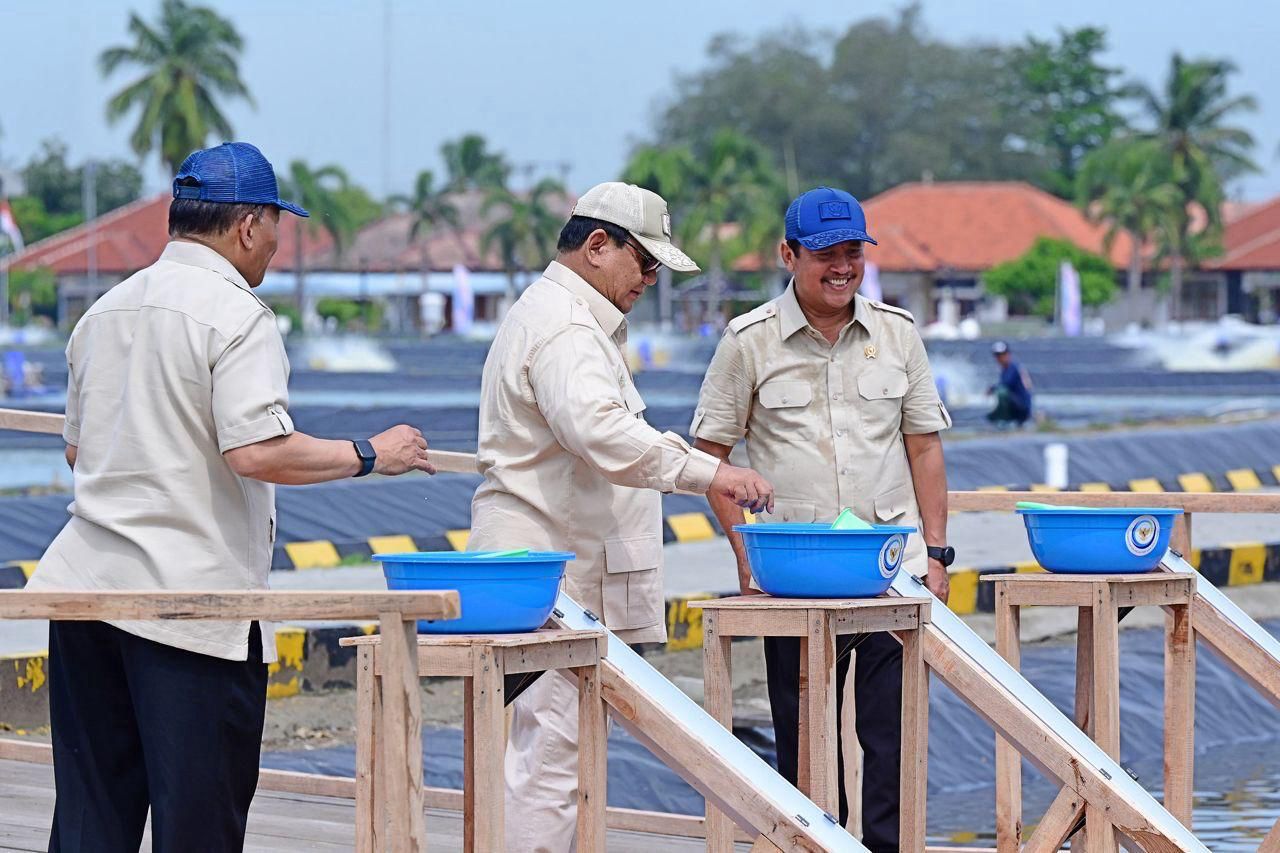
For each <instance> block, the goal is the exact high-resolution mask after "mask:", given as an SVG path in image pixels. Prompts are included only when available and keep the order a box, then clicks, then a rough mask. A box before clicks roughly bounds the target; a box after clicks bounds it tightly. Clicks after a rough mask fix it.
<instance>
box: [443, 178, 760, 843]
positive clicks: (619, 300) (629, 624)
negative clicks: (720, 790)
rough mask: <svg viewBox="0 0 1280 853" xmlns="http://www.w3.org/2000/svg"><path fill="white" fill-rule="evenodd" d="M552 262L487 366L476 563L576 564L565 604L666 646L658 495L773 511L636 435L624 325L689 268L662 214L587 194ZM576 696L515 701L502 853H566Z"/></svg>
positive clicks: (543, 693)
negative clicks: (667, 277) (486, 558)
mask: <svg viewBox="0 0 1280 853" xmlns="http://www.w3.org/2000/svg"><path fill="white" fill-rule="evenodd" d="M557 250H558V255H557V257H556V260H555V261H553V262H552V263H551V265H550V266H548V267H547V269H546V272H544V273H543V275H542V278H540V279H539V280H538V281H536V282H534V283H533V284H532V285H530V287H529V289H528V290H526V291H525V292H524V294H523V295H522V296H521V297H520V299H519V300H517V302H516V303H515V305H514V306H512V308H511V311H510V312H509V313H508V314H507V316H506V318H505V319H504V320H503V322H502V326H501V327H500V328H499V329H498V334H497V336H496V337H495V338H494V341H493V346H492V348H491V349H490V350H489V356H488V358H487V359H486V361H485V366H484V376H483V379H482V382H481V391H480V441H479V450H478V453H477V457H478V460H479V466H480V471H481V473H482V474H483V475H484V483H483V484H481V486H480V488H479V489H478V490H477V491H476V494H475V498H474V500H473V502H472V506H471V539H470V542H469V544H468V548H469V549H471V550H498V549H506V548H533V549H536V550H553V551H572V552H574V553H575V554H576V555H577V559H576V560H574V561H573V562H570V563H569V565H568V569H567V571H566V575H565V582H564V590H565V592H566V593H568V595H569V596H570V597H572V598H573V599H574V600H575V601H577V602H578V603H579V604H581V605H583V606H584V607H586V608H587V609H589V610H591V611H593V612H594V613H596V614H598V615H599V616H600V617H601V620H602V621H603V623H604V624H605V625H607V626H608V627H609V628H610V629H611V630H613V631H614V633H616V634H617V635H618V636H619V637H620V638H621V639H623V640H626V641H627V642H630V643H648V642H661V641H663V640H665V639H666V624H665V622H664V620H663V585H662V504H661V493H663V492H672V491H675V490H677V489H678V490H681V491H687V492H696V493H699V494H700V493H704V492H706V493H708V494H712V493H714V494H716V495H720V496H721V497H722V498H723V499H724V500H725V501H728V502H729V503H731V504H732V505H734V506H739V507H748V508H750V507H755V508H757V509H759V510H761V511H763V510H765V509H768V508H770V507H772V500H771V495H772V487H771V486H770V485H769V484H768V483H767V482H766V481H765V480H764V479H762V478H761V477H760V476H758V475H757V474H756V473H755V472H754V471H751V470H750V469H745V468H737V467H734V466H732V465H729V464H728V463H727V462H722V461H720V460H718V459H715V458H714V457H712V456H710V455H708V454H706V453H703V452H701V451H698V450H694V449H692V448H690V447H689V445H688V444H687V443H686V442H685V441H684V440H683V439H682V438H680V437H679V436H677V435H675V434H674V433H670V432H668V433H660V432H658V431H657V430H655V429H654V428H653V427H651V426H649V425H648V424H647V423H645V421H644V416H643V412H644V408H645V405H644V401H643V400H641V398H640V394H639V393H638V392H637V391H636V388H635V384H634V382H633V381H632V377H631V372H630V370H629V369H628V367H627V361H626V356H625V352H624V345H625V343H626V336H627V321H626V314H627V312H629V311H630V310H631V308H632V307H633V306H634V305H635V303H636V300H638V299H639V298H640V296H641V295H642V294H643V293H644V291H645V289H646V288H648V287H649V286H651V285H652V284H654V282H655V281H656V274H657V271H658V267H659V266H660V265H663V264H665V265H666V266H668V267H670V268H671V269H674V270H678V271H680V272H693V271H696V270H697V266H696V265H695V264H694V263H693V261H691V260H690V259H689V258H688V257H686V256H685V255H684V253H682V252H681V251H680V250H678V249H677V248H676V247H675V246H673V245H672V244H671V219H670V217H669V216H668V215H667V205H666V202H665V201H663V200H662V198H661V197H660V196H658V195H656V194H655V193H652V192H649V191H648V190H643V189H640V188H638V187H635V186H631V185H628V184H621V183H606V184H600V185H599V186H596V187H593V188H592V189H590V190H588V191H587V193H586V194H585V195H583V196H582V198H580V199H579V200H578V203H577V204H576V205H575V207H574V209H573V213H572V215H571V217H570V219H569V222H568V223H567V224H566V225H565V226H564V229H563V230H562V231H561V233H560V240H559V244H558V246H557ZM576 697H577V689H576V687H575V686H573V685H570V684H569V682H568V681H567V680H566V679H565V678H563V677H560V676H558V675H555V674H547V675H545V676H543V677H542V678H540V679H538V681H536V682H535V683H534V684H533V686H532V687H531V688H529V690H527V691H526V692H525V693H523V694H521V695H520V696H519V698H518V699H517V700H516V702H515V706H514V716H513V718H512V723H511V736H510V741H509V744H508V748H507V758H506V787H507V813H506V822H507V833H506V836H507V839H506V841H507V853H520V851H545V853H564V851H567V850H569V849H570V848H571V846H572V844H573V835H574V824H575V817H576V812H577V783H578V775H577V773H578V771H577V726H578V722H577V716H578V702H577V698H576Z"/></svg>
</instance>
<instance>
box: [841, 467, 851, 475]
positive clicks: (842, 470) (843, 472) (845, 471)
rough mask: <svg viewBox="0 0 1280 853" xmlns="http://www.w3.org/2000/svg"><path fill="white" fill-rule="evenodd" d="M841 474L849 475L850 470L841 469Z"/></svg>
mask: <svg viewBox="0 0 1280 853" xmlns="http://www.w3.org/2000/svg"><path fill="white" fill-rule="evenodd" d="M840 473H841V474H848V473H849V469H848V468H841V469H840Z"/></svg>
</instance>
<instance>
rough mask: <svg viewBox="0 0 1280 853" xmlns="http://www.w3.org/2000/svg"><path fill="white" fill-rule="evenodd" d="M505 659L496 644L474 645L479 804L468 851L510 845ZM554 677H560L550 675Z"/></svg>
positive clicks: (474, 759) (473, 752)
mask: <svg viewBox="0 0 1280 853" xmlns="http://www.w3.org/2000/svg"><path fill="white" fill-rule="evenodd" d="M504 675H505V673H504V671H503V665H502V661H501V660H500V659H499V657H498V656H497V655H495V654H494V649H493V647H492V646H472V648H471V696H470V699H471V703H470V706H469V713H470V716H471V742H470V743H468V744H467V745H466V749H467V753H468V755H469V756H470V758H471V779H470V782H471V788H472V790H473V791H474V792H475V793H474V795H473V796H474V804H475V807H474V808H473V809H471V811H470V812H469V813H468V814H467V815H466V823H467V824H473V825H472V826H471V833H470V835H471V839H472V843H471V846H469V847H466V848H465V849H466V851H467V853H488V851H490V850H503V849H505V847H506V841H505V837H506V820H505V813H504V809H503V773H502V769H503V768H502V753H503V750H502V741H503V736H504V727H505V723H506V717H505V715H504V712H503V707H504V703H503V676H504ZM544 677H551V678H558V677H560V676H558V675H555V674H549V675H548V676H544Z"/></svg>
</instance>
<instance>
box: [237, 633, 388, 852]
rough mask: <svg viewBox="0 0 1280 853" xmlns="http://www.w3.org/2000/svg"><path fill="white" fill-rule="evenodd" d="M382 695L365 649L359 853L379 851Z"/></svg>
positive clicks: (359, 724) (361, 662)
mask: <svg viewBox="0 0 1280 853" xmlns="http://www.w3.org/2000/svg"><path fill="white" fill-rule="evenodd" d="M379 692H380V689H379V685H378V683H377V678H376V677H375V676H374V674H373V647H372V646H362V647H360V649H359V650H358V651H357V652H356V778H355V783H356V853H375V851H377V850H378V844H377V841H376V839H377V837H378V832H377V830H376V829H375V821H376V818H375V817H374V811H373V806H374V803H375V802H376V794H375V790H376V787H377V783H376V781H375V776H374V773H375V768H376V767H377V763H376V753H375V752H374V732H375V730H376V729H377V727H378V716H379V714H380V713H381V711H382V708H381V706H380V703H379V701H378V700H379V698H380V697H379V695H378V694H379ZM259 785H261V774H259Z"/></svg>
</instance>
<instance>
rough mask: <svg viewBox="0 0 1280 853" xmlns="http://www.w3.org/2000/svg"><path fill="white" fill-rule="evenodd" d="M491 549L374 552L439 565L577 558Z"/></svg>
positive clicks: (392, 558) (398, 559) (397, 559)
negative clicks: (493, 552)
mask: <svg viewBox="0 0 1280 853" xmlns="http://www.w3.org/2000/svg"><path fill="white" fill-rule="evenodd" d="M489 553H491V552H489V551H415V552H411V553H407V554H374V555H373V559H375V560H377V561H379V562H383V561H386V562H395V563H434V564H437V565H459V564H466V563H480V564H481V565H485V566H501V565H513V564H514V565H520V564H524V563H548V562H552V561H564V560H574V559H577V556H578V555H577V554H575V553H573V552H572V551H530V552H529V553H528V554H525V555H523V556H519V557H488V556H485V555H486V554H489Z"/></svg>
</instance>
